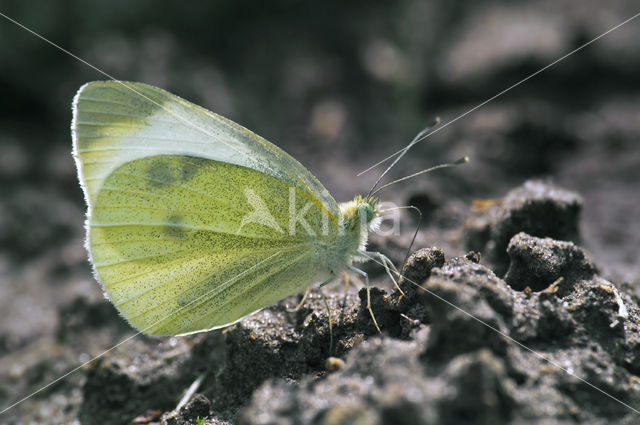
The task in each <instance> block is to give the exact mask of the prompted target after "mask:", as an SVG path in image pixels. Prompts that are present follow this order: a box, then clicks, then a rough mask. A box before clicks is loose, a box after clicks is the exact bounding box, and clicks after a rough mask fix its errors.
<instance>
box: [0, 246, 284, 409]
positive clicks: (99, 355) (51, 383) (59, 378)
mask: <svg viewBox="0 0 640 425" xmlns="http://www.w3.org/2000/svg"><path fill="white" fill-rule="evenodd" d="M281 252H282V251H278V252H276V253H275V254H272V255H270V256H269V257H267V258H265V259H264V260H261V261H260V262H258V263H257V264H254V265H253V266H251V267H249V268H248V269H246V270H244V271H242V272H240V273H239V274H237V275H236V276H234V277H232V278H231V279H229V280H227V281H226V282H224V283H223V284H222V285H226V284H227V283H228V282H231V281H232V280H235V279H238V278H239V277H241V276H242V275H243V274H246V273H248V272H250V271H251V270H253V269H255V268H256V267H258V266H259V265H260V264H262V263H264V262H265V261H267V260H270V259H272V258H273V257H275V256H276V255H279V254H280V253H281ZM216 289H217V288H214V289H212V290H211V291H209V292H206V293H204V294H202V295H200V296H199V297H198V298H195V299H194V300H191V301H190V302H189V303H188V304H185V305H183V306H182V307H180V308H179V309H178V310H176V311H174V312H173V313H171V314H169V315H168V316H165V317H163V318H161V319H159V320H156V321H155V322H153V323H152V324H150V325H149V326H147V327H146V328H144V329H142V330H141V331H138V332H137V333H135V334H133V335H131V336H130V337H128V338H126V339H124V340H122V341H120V342H119V343H117V344H116V345H114V346H113V347H111V348H109V349H108V350H106V351H103V352H102V353H100V354H98V355H97V356H95V357H93V358H92V359H90V360H87V361H86V362H84V363H82V364H81V365H80V366H77V367H75V368H73V369H71V370H70V371H69V372H67V373H65V374H64V375H62V376H60V377H58V378H56V379H55V380H53V381H51V382H49V383H48V384H47V385H45V386H43V387H41V388H39V389H37V390H36V391H34V392H32V393H31V394H29V395H28V396H26V397H23V398H21V399H20V400H18V401H16V402H14V403H13V404H11V405H9V406H7V407H5V408H4V409H2V410H0V415H2V414H3V413H5V412H7V411H8V410H10V409H12V408H14V407H15V406H17V405H19V404H20V403H22V402H24V401H26V400H28V399H30V398H31V397H33V396H34V395H36V394H38V393H40V392H42V391H44V390H46V389H47V388H49V387H50V386H52V385H53V384H55V383H56V382H58V381H61V380H63V379H64V378H66V377H67V376H69V375H71V374H72V373H74V372H75V371H77V370H79V369H81V368H83V367H84V366H86V365H88V364H89V363H91V362H93V361H94V360H97V359H99V358H100V357H102V356H104V355H105V354H107V353H108V352H110V351H112V350H115V349H116V348H118V347H119V346H121V345H122V344H124V343H125V342H127V341H129V340H130V339H132V338H135V337H136V336H138V335H140V334H141V333H144V332H145V331H147V330H148V329H151V328H153V327H154V326H155V325H157V324H158V323H161V322H163V321H165V320H167V319H169V318H171V317H173V316H175V315H176V314H178V313H180V312H181V311H182V310H184V309H185V308H187V307H189V306H190V305H191V304H193V303H195V302H198V301H199V300H201V299H202V298H204V297H206V296H208V295H209V294H210V293H212V292H214V291H215V290H216Z"/></svg>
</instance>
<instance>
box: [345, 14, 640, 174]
mask: <svg viewBox="0 0 640 425" xmlns="http://www.w3.org/2000/svg"><path fill="white" fill-rule="evenodd" d="M638 16H640V12H638V13H636V14H635V15H633V16H632V17H630V18H629V19H627V20H625V21H623V22H621V23H619V24H618V25H616V26H615V27H613V28H611V29H609V30H607V31H606V32H604V33H602V34H600V35H599V36H597V37H596V38H594V39H593V40H591V41H588V42H586V43H584V44H583V45H581V46H579V47H577V48H575V49H574V50H572V51H570V52H569V53H567V54H566V55H564V56H562V57H560V58H558V59H556V60H555V61H553V62H551V63H550V64H549V65H547V66H545V67H543V68H540V69H539V70H537V71H536V72H534V73H533V74H531V75H529V76H528V77H525V78H524V79H522V80H520V81H518V82H517V83H515V84H513V85H511V86H509V87H507V88H506V89H504V90H502V91H501V92H500V93H498V94H496V95H494V96H492V97H490V98H489V99H487V100H485V101H484V102H482V103H480V104H479V105H477V106H475V107H473V108H471V109H469V110H468V111H467V112H465V113H463V114H462V115H459V116H458V117H456V118H454V119H453V120H451V121H449V122H447V123H445V124H443V125H441V126H439V127H436V129H435V130H433V131H430V132H429V133H427V134H425V135H424V136H422V137H421V138H419V139H418V140H416V142H415V143H412V146H415V145H417V144H418V143H419V142H421V141H423V140H424V139H426V138H427V137H429V136H431V135H432V134H435V133H437V132H439V131H440V130H444V129H445V128H447V127H448V126H449V125H451V124H453V123H454V122H456V121H458V120H459V119H461V118H464V117H465V116H467V115H469V114H470V113H472V112H474V111H476V110H477V109H480V108H482V107H483V106H484V105H486V104H487V103H489V102H491V101H493V100H495V99H497V98H498V97H500V96H502V95H503V94H505V93H506V92H508V91H510V90H512V89H514V88H516V87H518V86H519V85H520V84H522V83H524V82H526V81H528V80H530V79H531V78H533V77H535V76H536V75H538V74H540V73H541V72H544V71H545V70H547V69H549V68H551V67H552V66H553V65H555V64H557V63H558V62H560V61H562V60H564V59H566V58H568V57H569V56H571V55H573V54H574V53H576V52H578V51H580V50H582V49H584V48H585V47H587V46H588V45H590V44H592V43H594V42H596V41H597V40H599V39H601V38H602V37H604V36H605V35H607V34H609V33H610V32H612V31H615V30H617V29H618V28H620V27H621V26H623V25H625V24H627V23H629V22H631V21H633V20H634V19H636V18H637V17H638ZM405 149H406V148H402V149H400V150H399V151H397V152H395V153H393V154H391V155H389V156H388V157H386V158H385V159H383V160H381V161H379V162H377V163H375V164H374V165H372V166H370V167H369V168H367V169H366V170H364V171H360V172H359V173H358V174H356V176H357V177H360V176H361V175H363V174H364V173H367V172H369V171H371V170H373V169H374V168H376V167H377V166H379V165H382V164H384V163H385V162H387V161H388V160H390V159H391V158H393V157H395V156H397V155H399V154H401V153H402V152H404V150H405Z"/></svg>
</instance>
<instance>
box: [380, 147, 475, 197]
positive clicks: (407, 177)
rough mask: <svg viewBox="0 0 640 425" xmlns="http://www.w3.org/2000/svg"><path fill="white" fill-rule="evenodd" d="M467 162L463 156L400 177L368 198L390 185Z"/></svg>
mask: <svg viewBox="0 0 640 425" xmlns="http://www.w3.org/2000/svg"><path fill="white" fill-rule="evenodd" d="M468 162H469V157H468V156H464V157H462V158H460V159H458V160H457V161H454V162H447V163H444V164H438V165H435V166H433V167H430V168H427V169H426V170H422V171H418V172H417V173H413V174H410V175H408V176H405V177H402V178H400V179H398V180H394V181H392V182H389V183H387V184H385V185H384V186H380V187H379V188H377V189H376V190H375V191H373V192H371V193H369V196H373V195H375V194H376V193H378V192H380V191H381V190H383V189H386V188H388V187H389V186H391V185H394V184H396V183H400V182H403V181H405V180H409V179H412V178H414V177H417V176H421V175H422V174H426V173H430V172H432V171H435V170H439V169H440V168H449V167H455V166H457V165H461V164H466V163H468Z"/></svg>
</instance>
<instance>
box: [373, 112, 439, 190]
mask: <svg viewBox="0 0 640 425" xmlns="http://www.w3.org/2000/svg"><path fill="white" fill-rule="evenodd" d="M439 123H440V118H439V117H436V118H435V119H434V120H433V123H431V125H429V126H428V127H427V128H425V129H423V130H422V131H421V132H420V133H418V134H416V137H414V138H413V140H412V141H411V143H409V144H408V145H407V146H406V147H405V148H404V149H402V151H401V153H400V155H398V156H397V157H396V159H394V160H393V162H392V163H391V165H389V166H388V167H387V169H386V170H384V172H383V173H382V174H380V176H379V177H378V180H376V182H375V183H374V184H373V186H371V189H370V190H369V195H367V196H371V195H373V194H374V193H375V192H374V190H375V189H376V186H378V184H379V183H380V180H382V178H383V177H384V176H385V175H386V174H387V173H388V172H389V170H391V169H392V168H393V166H394V165H396V164H397V163H398V161H400V160H401V159H402V157H403V156H405V155H406V154H407V152H409V149H411V148H412V147H413V145H415V144H416V143H418V142H419V141H420V140H422V137H423V136H424V135H425V134H427V133H429V132H430V131H431V130H432V129H433V128H435V127H436V126H437V125H438V124H439Z"/></svg>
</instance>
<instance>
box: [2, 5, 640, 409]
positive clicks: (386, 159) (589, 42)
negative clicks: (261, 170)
mask: <svg viewBox="0 0 640 425" xmlns="http://www.w3.org/2000/svg"><path fill="white" fill-rule="evenodd" d="M0 16H2V17H4V18H5V19H7V20H9V21H10V22H12V23H14V24H15V25H17V26H19V27H20V28H22V29H24V30H26V31H28V32H30V33H31V34H33V35H35V36H36V37H38V38H40V39H41V40H43V41H45V42H46V43H48V44H50V45H52V46H54V47H55V48H57V49H59V50H60V51H62V52H64V53H66V54H68V55H69V56H71V57H73V58H74V59H77V60H78V61H80V62H82V63H84V64H85V65H87V66H89V67H90V68H92V69H94V70H96V71H98V72H99V73H101V74H102V75H105V76H106V77H108V78H110V79H111V80H113V81H114V82H117V83H119V84H121V85H123V86H124V87H126V88H127V89H129V90H131V91H133V92H134V93H136V94H138V95H139V96H141V97H143V98H145V99H146V100H148V101H150V102H152V103H153V104H155V105H157V106H159V107H160V108H162V109H164V110H165V111H166V112H168V113H169V114H171V115H173V116H174V117H175V118H177V119H179V120H181V121H183V122H185V123H187V124H190V125H191V126H192V127H193V128H195V129H197V130H199V131H201V132H203V133H204V134H208V133H207V132H206V131H205V130H203V129H202V128H199V127H198V126H196V125H194V124H193V123H191V122H190V121H188V120H185V119H184V118H182V117H179V116H177V115H175V114H173V113H172V112H171V111H169V110H168V109H166V108H164V106H162V105H159V104H158V103H157V102H155V101H153V100H152V99H149V98H148V97H146V96H144V95H143V94H141V93H139V92H137V91H136V90H134V89H133V88H131V87H129V86H127V85H126V84H125V83H124V82H122V81H120V80H117V79H116V78H114V77H112V76H111V75H109V74H107V73H106V72H104V71H102V70H100V69H98V68H97V67H95V66H94V65H92V64H90V63H89V62H87V61H85V60H83V59H81V58H80V57H78V56H76V55H74V54H73V53H71V52H69V51H68V50H66V49H64V48H62V47H61V46H59V45H57V44H56V43H54V42H52V41H50V40H48V39H46V38H45V37H43V36H41V35H40V34H38V33H37V32H35V31H33V30H31V29H30V28H28V27H26V26H24V25H22V24H21V23H19V22H18V21H16V20H14V19H12V18H10V17H8V16H7V15H5V14H4V13H2V12H0ZM638 16H640V12H639V13H637V14H635V15H633V16H632V17H631V18H629V19H627V20H625V21H623V22H621V23H620V24H618V25H616V26H615V27H613V28H611V29H609V30H608V31H606V32H604V33H603V34H600V35H599V36H597V37H596V38H594V39H592V40H591V41H588V42H587V43H584V44H583V45H581V46H579V47H578V48H576V49H574V50H572V51H571V52H569V53H567V54H566V55H564V56H562V57H561V58H559V59H556V60H555V61H554V62H552V63H550V64H549V65H547V66H545V67H544V68H541V69H540V70H538V71H536V72H534V73H533V74H531V75H529V76H528V77H526V78H524V79H523V80H520V81H519V82H517V83H515V84H513V85H512V86H510V87H508V88H507V89H505V90H503V91H501V92H500V93H498V94H496V95H495V96H493V97H491V98H489V99H487V100H486V101H484V102H482V103H480V104H479V105H477V106H476V107H474V108H472V109H470V110H469V111H467V112H465V113H464V114H462V115H460V116H458V117H457V118H455V119H453V120H452V121H449V122H447V123H445V124H444V125H442V126H440V127H438V128H437V129H436V130H434V131H432V132H430V133H428V134H426V135H425V136H423V137H421V138H420V139H419V140H418V141H416V143H415V144H417V143H418V142H420V141H422V140H424V139H426V138H427V137H429V136H431V135H432V134H434V133H437V132H438V131H440V130H442V129H444V128H446V127H448V126H449V125H450V124H453V123H454V122H456V121H458V120H459V119H461V118H463V117H465V116H466V115H468V114H470V113H471V112H474V111H475V110H477V109H479V108H481V107H482V106H484V105H486V104H487V103H489V102H491V101H492V100H494V99H496V98H498V97H500V96H501V95H503V94H504V93H506V92H508V91H510V90H511V89H513V88H515V87H517V86H519V85H520V84H522V83H524V82H526V81H527V80H529V79H531V78H533V77H534V76H536V75H538V74H539V73H541V72H543V71H545V70H546V69H548V68H550V67H551V66H553V65H555V64H557V63H558V62H560V61H562V60H564V59H565V58H567V57H569V56H571V55H572V54H574V53H576V52H578V51H580V50H582V49H583V48H585V47H587V46H588V45H590V44H592V43H593V42H595V41H597V40H599V39H600V38H602V37H604V36H605V35H607V34H609V33H610V32H612V31H614V30H616V29H618V28H620V27H621V26H623V25H625V24H627V23H628V22H630V21H632V20H634V19H636V18H637V17H638ZM229 147H230V148H232V149H234V148H233V147H231V146H229ZM234 150H235V149H234ZM403 151H404V148H403V149H401V150H399V151H397V152H396V153H394V154H392V155H390V156H388V157H387V158H385V159H383V160H382V161H380V162H378V163H376V164H374V165H372V166H371V167H369V168H367V169H366V170H364V171H362V172H360V173H358V174H357V176H361V175H362V174H364V173H366V172H368V171H370V170H372V169H373V168H375V167H377V166H378V165H380V164H382V163H384V162H386V161H388V160H389V159H391V158H393V157H394V156H396V155H398V154H400V153H402V152H403ZM237 152H239V151H237ZM239 153H241V152H239ZM279 253H280V252H277V253H276V254H274V255H272V256H270V257H268V258H267V259H265V260H262V261H261V262H260V263H258V264H256V265H255V266H253V267H256V266H257V265H259V264H261V263H262V262H264V261H266V260H268V259H270V258H272V257H273V256H275V255H277V254H279ZM367 257H369V259H371V260H372V261H374V262H376V263H377V264H380V265H383V264H382V263H379V262H378V261H376V260H375V259H373V258H372V257H370V256H368V255H367ZM249 270H250V269H248V270H246V271H245V272H247V271H249ZM245 272H242V273H245ZM242 273H240V274H239V275H238V276H236V277H234V278H232V279H231V280H233V279H236V278H237V277H239V276H240V275H242ZM397 275H398V276H402V274H400V273H397ZM405 279H406V280H407V281H409V282H411V283H412V284H414V285H415V286H417V287H418V288H422V289H423V290H425V291H426V292H428V293H430V294H431V295H433V296H435V297H436V298H438V299H440V300H441V301H444V302H445V303H447V304H449V305H450V306H452V307H454V308H456V309H457V310H459V311H461V312H462V313H464V314H466V315H468V316H469V317H471V318H473V319H474V320H476V321H478V322H480V323H481V324H483V325H485V326H487V327H488V328H490V329H492V330H494V331H495V332H497V333H498V334H500V335H502V336H503V337H505V338H507V339H509V340H510V341H513V342H514V343H516V344H518V345H519V346H521V347H522V348H524V349H526V350H528V351H530V352H531V353H533V354H535V355H536V356H538V357H540V358H541V359H543V360H545V361H547V362H548V363H549V364H551V365H554V366H556V367H557V368H559V369H561V370H563V371H564V372H565V373H567V374H568V375H571V376H573V377H575V378H576V379H579V380H580V381H582V382H584V383H585V384H587V385H589V386H590V387H592V388H594V389H596V390H598V391H599V392H601V393H602V394H605V395H606V396H608V397H610V398H611V399H613V400H615V401H617V402H618V403H620V404H622V405H623V406H625V407H627V408H629V409H630V410H632V411H634V412H635V413H637V414H640V411H638V410H636V409H634V408H633V407H631V406H629V405H628V404H626V403H624V402H622V401H621V400H619V399H617V398H616V397H614V396H612V395H611V394H609V393H607V392H606V391H604V390H602V389H600V388H598V387H597V386H595V385H593V384H591V383H590V382H588V381H586V380H585V379H583V378H581V377H579V376H578V375H576V374H574V373H572V372H569V371H568V370H567V369H565V368H563V367H562V366H560V365H559V364H557V363H555V362H553V361H551V360H549V359H547V358H546V357H545V356H543V355H542V354H540V353H538V352H536V351H534V350H533V349H531V348H529V347H527V346H525V345H524V344H522V343H520V342H518V341H516V340H515V339H513V338H511V337H510V336H508V335H506V334H504V333H503V332H501V331H500V330H498V329H496V328H494V327H493V326H491V325H489V324H488V323H485V322H484V321H482V320H481V319H479V318H477V317H475V316H474V315H472V314H471V313H468V312H466V311H465V310H463V309H462V308H460V307H458V306H456V305H455V304H453V303H451V302H449V301H447V300H446V299H444V298H442V297H440V296H439V295H437V294H435V293H433V292H431V291H429V290H427V289H425V288H423V287H421V286H420V285H418V284H417V283H416V282H413V281H412V280H410V279H407V278H405ZM207 294H208V293H207ZM207 294H204V295H202V296H200V297H198V298H196V299H195V300H193V301H191V302H190V303H189V304H187V305H185V306H183V307H182V308H181V309H179V310H177V311H176V312H174V313H173V314H176V313H177V312H179V311H181V310H182V309H183V308H186V307H188V306H189V305H191V304H192V303H194V302H196V301H198V300H199V299H200V298H202V297H204V296H206V295H207ZM173 314H172V315H173ZM169 317H171V315H169V316H167V317H165V318H163V319H160V320H158V321H157V322H155V323H153V324H152V325H150V326H148V327H147V328H145V330H146V329H149V328H151V327H153V326H155V325H156V324H157V323H159V322H161V321H163V320H166V319H167V318H169ZM143 331H144V330H143ZM143 331H139V332H138V333H136V334H134V335H132V336H130V337H128V338H126V339H125V340H123V341H121V342H119V343H118V344H116V345H114V346H113V347H111V348H110V349H108V350H106V351H104V352H103V353H101V354H99V355H98V356H96V357H94V358H92V359H91V360H88V361H87V362H85V363H83V364H81V365H80V366H78V367H76V368H74V369H72V370H71V371H69V372H67V373H65V374H64V375H62V376H61V377H59V378H57V379H56V380H54V381H52V382H50V383H49V384H47V385H45V386H44V387H42V388H40V389H38V390H36V391H35V392H33V393H31V394H30V395H28V396H26V397H24V398H22V399H21V400H19V401H17V402H15V403H13V404H11V405H10V406H8V407H6V408H5V409H3V410H2V411H0V415H1V414H3V413H5V412H7V411H8V410H9V409H11V408H13V407H15V406H17V405H18V404H20V403H22V402H24V401H26V400H27V399H29V398H31V397H33V396H34V395H36V394H38V393H39V392H41V391H43V390H45V389H46V388H48V387H50V386H51V385H53V384H55V383H56V382H58V381H60V380H62V379H64V378H66V377H67V376H69V375H70V374H72V373H74V372H75V371H77V370H78V369H80V368H82V367H84V366H86V365H87V364H89V363H91V362H92V361H94V360H96V359H98V358H100V357H101V356H103V355H105V354H106V353H108V352H110V351H112V350H113V349H115V348H117V347H118V346H120V345H122V344H124V343H125V342H127V341H129V340H130V339H132V338H134V337H136V336H137V335H140V334H141V333H142V332H143Z"/></svg>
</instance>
